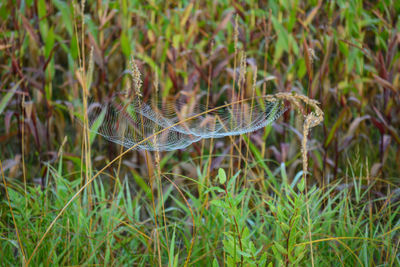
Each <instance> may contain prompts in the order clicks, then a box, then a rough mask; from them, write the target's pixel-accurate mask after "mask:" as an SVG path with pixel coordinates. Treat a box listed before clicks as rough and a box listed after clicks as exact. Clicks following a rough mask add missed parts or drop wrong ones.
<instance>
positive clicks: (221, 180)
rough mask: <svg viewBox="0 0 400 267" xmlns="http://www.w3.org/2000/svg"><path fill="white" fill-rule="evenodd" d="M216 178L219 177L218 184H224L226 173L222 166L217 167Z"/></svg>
mask: <svg viewBox="0 0 400 267" xmlns="http://www.w3.org/2000/svg"><path fill="white" fill-rule="evenodd" d="M218 178H219V183H220V184H225V182H226V173H225V170H224V169H222V168H219V169H218Z"/></svg>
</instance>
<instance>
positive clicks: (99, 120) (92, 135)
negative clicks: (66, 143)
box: [90, 109, 107, 145]
mask: <svg viewBox="0 0 400 267" xmlns="http://www.w3.org/2000/svg"><path fill="white" fill-rule="evenodd" d="M106 112H107V109H103V110H102V111H101V113H100V115H99V116H98V117H97V118H96V120H95V121H94V122H93V124H92V127H91V128H90V145H92V144H93V141H94V138H95V137H96V135H97V133H98V132H97V131H98V130H99V128H100V126H101V124H102V123H103V120H104V117H105V115H106Z"/></svg>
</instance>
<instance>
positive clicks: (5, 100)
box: [0, 79, 23, 114]
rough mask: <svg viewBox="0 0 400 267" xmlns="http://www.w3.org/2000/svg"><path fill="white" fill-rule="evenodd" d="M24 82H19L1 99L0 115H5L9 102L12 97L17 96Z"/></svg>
mask: <svg viewBox="0 0 400 267" xmlns="http://www.w3.org/2000/svg"><path fill="white" fill-rule="evenodd" d="M22 81H23V79H22V80H20V81H19V82H17V83H16V84H15V85H14V86H13V88H11V90H10V91H8V92H7V94H6V95H5V96H4V97H3V98H2V99H1V101H0V114H1V113H3V111H4V109H5V108H6V106H7V104H8V102H9V101H10V99H11V97H12V96H13V95H14V94H15V92H16V91H17V89H18V86H19V85H20V84H21V82H22Z"/></svg>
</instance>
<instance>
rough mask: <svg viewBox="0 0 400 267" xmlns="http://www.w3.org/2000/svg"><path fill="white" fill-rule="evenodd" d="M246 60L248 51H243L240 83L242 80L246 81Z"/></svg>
mask: <svg viewBox="0 0 400 267" xmlns="http://www.w3.org/2000/svg"><path fill="white" fill-rule="evenodd" d="M246 61H247V56H246V52H245V51H242V55H241V57H240V69H239V75H240V76H239V83H240V82H244V80H245V76H246Z"/></svg>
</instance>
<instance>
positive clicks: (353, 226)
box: [0, 0, 400, 266]
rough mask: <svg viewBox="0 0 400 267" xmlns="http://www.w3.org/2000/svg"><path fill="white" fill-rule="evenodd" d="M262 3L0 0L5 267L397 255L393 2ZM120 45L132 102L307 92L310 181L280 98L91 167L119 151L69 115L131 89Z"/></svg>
mask: <svg viewBox="0 0 400 267" xmlns="http://www.w3.org/2000/svg"><path fill="white" fill-rule="evenodd" d="M265 2H266V3H264V2H263V1H261V2H260V3H257V2H255V1H242V2H236V1H219V2H218V3H217V2H215V1H204V2H201V1H193V2H190V1H182V2H181V1H148V2H141V1H137V2H133V1H126V0H121V1H96V2H94V1H88V2H87V3H76V2H75V1H73V2H71V3H66V2H64V1H59V0H54V1H51V2H46V1H44V0H37V1H36V0H35V1H21V2H20V1H12V0H9V1H1V2H0V76H1V80H0V94H1V98H0V160H1V164H0V167H1V172H0V177H1V179H0V194H1V198H0V247H1V249H0V258H1V264H2V265H5V266H10V265H18V264H30V265H32V266H40V265H42V266H54V265H62V266H64V265H65V266H72V265H104V266H109V265H114V266H120V265H126V266H132V265H139V266H143V265H150V266H156V265H164V266H165V265H168V266H183V265H186V264H187V265H192V266H234V265H243V266H269V264H271V266H281V265H291V266H293V265H294V266H305V265H314V266H326V265H328V266H329V265H331V266H354V265H355V266H376V265H381V266H397V265H400V257H399V244H400V237H399V228H400V216H399V208H400V205H399V201H400V191H399V190H398V186H399V184H400V183H399V178H400V164H398V162H400V145H399V144H400V137H399V135H400V131H399V129H400V117H399V115H398V114H400V103H399V102H400V97H399V88H400V60H399V58H400V53H399V46H400V45H399V43H400V37H399V36H400V20H399V17H400V4H399V2H398V1H390V0H385V1H360V0H352V1H344V0H343V1H342V0H337V1H317V0H314V1H297V0H281V1H265ZM244 52H245V54H244ZM132 56H133V57H134V58H135V59H136V60H135V62H136V63H135V64H137V66H138V69H140V73H141V77H140V76H139V80H140V83H141V84H140V86H139V89H140V91H136V92H135V93H136V94H141V95H142V98H143V100H144V101H146V100H149V99H151V98H154V97H155V95H157V97H159V99H160V100H161V101H163V100H165V99H167V98H171V97H173V96H175V97H176V96H179V97H184V98H186V100H188V101H199V102H202V103H203V104H205V103H206V102H207V104H208V102H209V104H210V105H213V106H217V105H220V104H223V103H229V102H231V101H232V100H235V99H238V98H244V97H252V96H262V95H266V94H274V93H291V92H293V95H306V96H308V97H310V98H311V99H316V100H318V101H319V102H320V107H321V109H322V110H323V111H324V113H325V117H324V121H323V123H322V124H321V125H320V126H317V127H315V128H313V129H312V130H311V132H310V134H309V135H308V153H306V155H307V160H308V161H307V163H308V164H306V165H307V169H308V174H307V177H304V173H303V171H302V170H303V165H302V164H304V162H303V161H304V159H303V158H302V151H301V145H302V140H303V139H304V138H303V128H302V125H303V121H304V118H305V116H306V115H307V114H308V113H309V112H310V111H311V107H309V106H306V107H305V108H304V109H299V108H297V107H296V106H295V105H293V103H292V104H290V103H289V102H288V103H287V108H288V110H287V111H286V112H285V113H284V115H283V116H282V118H281V119H279V120H278V121H277V122H276V123H274V124H272V125H269V126H267V127H265V128H264V129H262V130H259V131H257V132H254V133H251V134H249V135H247V134H246V135H242V136H240V137H229V138H228V137H227V138H224V139H215V140H213V139H212V140H204V141H201V142H198V143H193V144H192V145H191V146H189V147H187V148H186V149H184V150H177V151H171V152H161V153H156V152H144V151H134V152H129V153H127V154H126V155H124V156H123V157H122V158H119V159H117V160H116V162H115V163H114V164H112V165H111V166H109V167H108V168H107V169H105V170H104V171H102V172H101V173H100V174H99V170H101V169H102V168H103V167H104V166H106V165H107V164H108V163H110V162H111V161H112V160H114V159H115V158H116V157H117V156H118V155H121V153H122V151H123V150H122V148H120V147H119V146H117V145H115V144H113V143H110V142H107V141H105V140H103V139H102V138H101V137H96V135H95V134H93V133H89V132H88V131H85V129H84V127H82V125H81V124H79V123H77V118H82V119H83V120H84V119H85V118H84V116H83V114H85V111H86V110H87V108H88V107H87V105H86V104H87V103H86V102H85V101H86V100H85V99H86V98H87V97H91V98H92V99H93V101H95V102H96V101H97V102H99V103H102V102H104V101H105V100H106V99H107V98H108V97H110V96H112V95H113V94H114V93H116V92H125V91H127V92H128V94H129V93H133V91H132V92H130V91H129V90H131V88H133V87H134V86H133V84H132V81H131V79H130V76H129V75H126V74H128V71H126V70H127V69H130V68H131V64H130V58H131V57H132ZM243 59H245V60H243ZM243 62H244V63H245V64H243ZM253 77H255V79H254V78H253ZM253 80H255V83H254V82H253ZM136 81H138V80H136ZM133 83H135V80H134V81H133ZM253 85H255V86H253ZM136 89H138V88H136ZM132 90H133V89H132ZM205 99H206V100H205ZM97 174H98V176H97V177H96V178H95V179H93V181H92V182H91V183H87V181H90V179H91V178H93V177H94V175H97ZM304 178H306V179H304ZM71 200H72V201H71Z"/></svg>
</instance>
